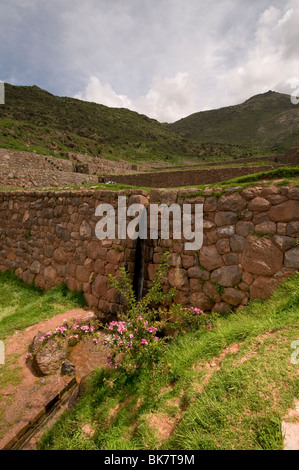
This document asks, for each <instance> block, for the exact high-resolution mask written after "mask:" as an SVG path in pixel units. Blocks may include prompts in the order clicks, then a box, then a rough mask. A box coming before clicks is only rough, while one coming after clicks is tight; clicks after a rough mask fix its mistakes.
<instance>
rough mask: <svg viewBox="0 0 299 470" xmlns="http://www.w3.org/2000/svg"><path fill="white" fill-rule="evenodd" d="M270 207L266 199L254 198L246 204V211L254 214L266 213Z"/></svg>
mask: <svg viewBox="0 0 299 470" xmlns="http://www.w3.org/2000/svg"><path fill="white" fill-rule="evenodd" d="M269 207H271V204H270V202H269V201H267V199H264V198H263V197H259V196H258V197H255V198H254V199H253V200H252V201H250V202H249V204H248V210H250V211H256V212H263V211H266V210H267V209H269Z"/></svg>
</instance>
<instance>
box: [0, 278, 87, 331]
mask: <svg viewBox="0 0 299 470" xmlns="http://www.w3.org/2000/svg"><path fill="white" fill-rule="evenodd" d="M85 304H86V302H85V300H84V297H83V294H81V293H79V292H70V291H69V290H68V289H67V287H66V286H64V285H61V286H57V287H54V288H53V289H51V290H49V291H47V292H45V291H43V290H41V289H39V288H37V287H35V286H33V285H28V284H25V282H23V281H22V280H21V279H19V278H18V277H17V276H15V275H14V274H13V273H11V272H9V271H5V272H0V339H1V340H3V339H4V338H5V337H7V336H9V335H11V334H12V333H13V332H14V331H15V330H22V329H24V328H27V327H28V326H30V325H34V324H36V323H39V322H40V321H43V320H45V319H48V318H51V317H53V316H55V315H58V314H60V313H63V312H64V311H66V310H69V309H72V308H77V307H83V306H85Z"/></svg>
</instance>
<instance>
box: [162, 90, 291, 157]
mask: <svg viewBox="0 0 299 470" xmlns="http://www.w3.org/2000/svg"><path fill="white" fill-rule="evenodd" d="M167 127H168V129H171V130H173V131H174V132H176V133H177V134H178V135H181V136H184V137H188V138H190V139H193V140H197V141H198V142H201V143H204V142H213V143H216V142H218V143H222V144H234V145H237V144H238V145H241V146H245V147H248V148H251V149H253V148H256V149H258V148H259V149H261V150H262V149H264V150H268V151H269V152H271V153H274V154H275V153H283V152H284V151H285V150H287V149H288V148H290V147H292V146H294V145H295V144H296V143H298V142H299V107H298V106H295V105H293V104H292V103H291V100H290V96H288V95H284V94H281V93H276V92H273V91H269V92H267V93H264V94H260V95H256V96H253V97H252V98H250V99H249V100H247V101H245V102H244V103H242V104H239V105H236V106H228V107H225V108H220V109H215V110H211V111H203V112H199V113H195V114H192V115H191V116H188V117H186V118H183V119H180V120H179V121H177V122H175V123H173V124H168V126H167Z"/></svg>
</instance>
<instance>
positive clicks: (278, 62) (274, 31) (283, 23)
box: [217, 0, 299, 106]
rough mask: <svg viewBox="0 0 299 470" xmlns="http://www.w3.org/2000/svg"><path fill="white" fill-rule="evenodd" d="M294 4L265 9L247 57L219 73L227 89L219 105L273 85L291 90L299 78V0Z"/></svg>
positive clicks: (231, 102)
mask: <svg viewBox="0 0 299 470" xmlns="http://www.w3.org/2000/svg"><path fill="white" fill-rule="evenodd" d="M292 4H293V6H294V8H289V9H287V10H286V11H280V10H278V9H277V8H274V7H270V8H268V9H267V10H265V11H264V12H263V13H262V15H261V16H260V18H259V21H258V23H257V29H256V33H255V38H254V43H253V44H252V48H251V49H250V50H249V52H248V56H247V58H246V60H244V61H243V63H242V64H241V66H239V65H238V66H237V67H234V68H231V69H230V70H225V72H224V73H223V74H221V75H219V76H218V77H217V78H218V80H217V83H218V86H220V87H221V89H222V90H225V92H224V94H223V95H222V97H221V98H220V100H219V105H220V106H224V105H229V104H233V103H234V102H235V103H238V102H241V101H243V100H245V99H247V98H249V97H251V96H253V95H255V94H258V93H263V92H266V91H268V90H270V89H271V90H275V91H280V92H282V93H287V94H290V93H291V91H292V90H291V84H292V83H294V82H295V81H296V78H299V57H298V53H297V52H298V44H299V29H298V24H299V1H298V0H296V1H294V2H292ZM295 7H296V8H295ZM295 51H296V53H295Z"/></svg>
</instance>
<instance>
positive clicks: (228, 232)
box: [217, 225, 235, 238]
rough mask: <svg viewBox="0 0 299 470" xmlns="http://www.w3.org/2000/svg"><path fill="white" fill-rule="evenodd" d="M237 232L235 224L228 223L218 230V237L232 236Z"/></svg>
mask: <svg viewBox="0 0 299 470" xmlns="http://www.w3.org/2000/svg"><path fill="white" fill-rule="evenodd" d="M234 234H235V226H234V225H226V226H225V227H220V228H219V229H218V230H217V235H218V237H220V238H221V237H231V236H232V235H234Z"/></svg>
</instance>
